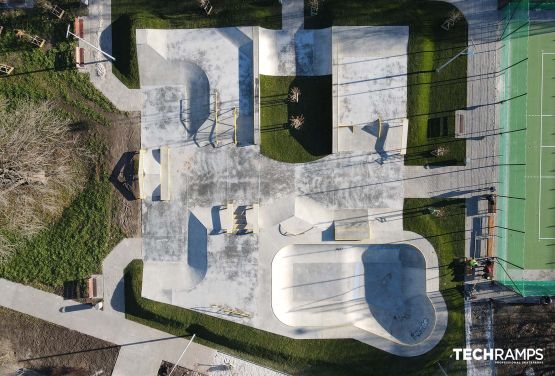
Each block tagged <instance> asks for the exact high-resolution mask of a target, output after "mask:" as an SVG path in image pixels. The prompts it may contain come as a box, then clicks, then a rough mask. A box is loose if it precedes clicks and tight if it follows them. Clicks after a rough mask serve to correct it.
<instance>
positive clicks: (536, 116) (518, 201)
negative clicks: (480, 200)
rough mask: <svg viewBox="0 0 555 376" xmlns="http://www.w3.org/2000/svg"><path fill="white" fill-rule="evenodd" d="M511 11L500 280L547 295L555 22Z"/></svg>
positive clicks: (519, 7)
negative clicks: (502, 261)
mask: <svg viewBox="0 0 555 376" xmlns="http://www.w3.org/2000/svg"><path fill="white" fill-rule="evenodd" d="M506 12H507V13H506V15H507V18H506V25H505V31H504V40H503V45H502V58H501V73H502V78H503V80H502V82H503V86H504V87H503V90H504V101H503V102H502V104H501V111H500V123H501V132H500V154H501V159H500V167H499V176H500V184H499V188H500V189H499V219H498V236H499V242H498V245H497V255H498V256H499V257H500V258H502V259H504V260H505V263H503V264H502V265H504V268H502V270H500V273H499V274H500V275H499V277H500V278H499V279H500V280H501V281H502V282H503V283H505V284H506V285H508V286H510V287H512V288H516V289H517V290H520V291H519V292H520V293H522V294H523V295H547V294H553V293H554V292H555V281H554V278H553V276H554V274H555V23H553V22H544V21H540V20H535V19H534V18H533V14H532V13H531V12H533V11H532V10H530V11H529V5H528V2H527V1H515V2H512V3H511V4H510V6H508V7H507V9H506ZM529 12H530V13H529ZM530 16H532V19H530Z"/></svg>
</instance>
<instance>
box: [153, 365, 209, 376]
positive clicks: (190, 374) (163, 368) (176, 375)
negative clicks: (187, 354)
mask: <svg viewBox="0 0 555 376" xmlns="http://www.w3.org/2000/svg"><path fill="white" fill-rule="evenodd" d="M173 366H174V365H173V363H169V362H162V364H161V365H160V369H159V370H158V376H168V375H169V374H170V372H171V370H172V368H173ZM172 376H204V374H203V373H198V372H196V371H191V370H190V369H187V368H185V367H181V366H177V367H175V370H174V371H173V373H172Z"/></svg>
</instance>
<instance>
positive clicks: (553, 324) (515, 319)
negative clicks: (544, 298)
mask: <svg viewBox="0 0 555 376" xmlns="http://www.w3.org/2000/svg"><path fill="white" fill-rule="evenodd" d="M493 309H494V311H493V331H494V333H493V334H494V346H495V348H503V349H508V348H513V349H514V348H519V349H521V348H543V349H544V361H543V364H540V365H525V364H497V365H496V373H497V375H499V376H504V375H507V376H508V375H511V376H513V375H535V376H540V375H555V304H550V305H538V304H534V305H532V304H529V305H528V304H526V305H525V304H519V305H513V304H499V303H495V304H494V306H493Z"/></svg>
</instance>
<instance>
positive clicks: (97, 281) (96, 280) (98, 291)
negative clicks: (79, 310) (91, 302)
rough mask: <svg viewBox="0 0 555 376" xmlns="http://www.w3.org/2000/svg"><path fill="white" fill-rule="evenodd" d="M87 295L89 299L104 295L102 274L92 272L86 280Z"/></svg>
mask: <svg viewBox="0 0 555 376" xmlns="http://www.w3.org/2000/svg"><path fill="white" fill-rule="evenodd" d="M87 287H88V289H87V290H88V292H87V294H88V297H89V299H99V298H102V297H103V296H104V285H103V281H102V275H100V274H94V275H91V277H90V278H89V279H88V280H87Z"/></svg>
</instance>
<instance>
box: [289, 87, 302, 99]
mask: <svg viewBox="0 0 555 376" xmlns="http://www.w3.org/2000/svg"><path fill="white" fill-rule="evenodd" d="M300 96H301V89H299V88H298V87H296V86H295V87H292V88H291V90H290V91H289V101H291V102H293V103H299V97H300Z"/></svg>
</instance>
